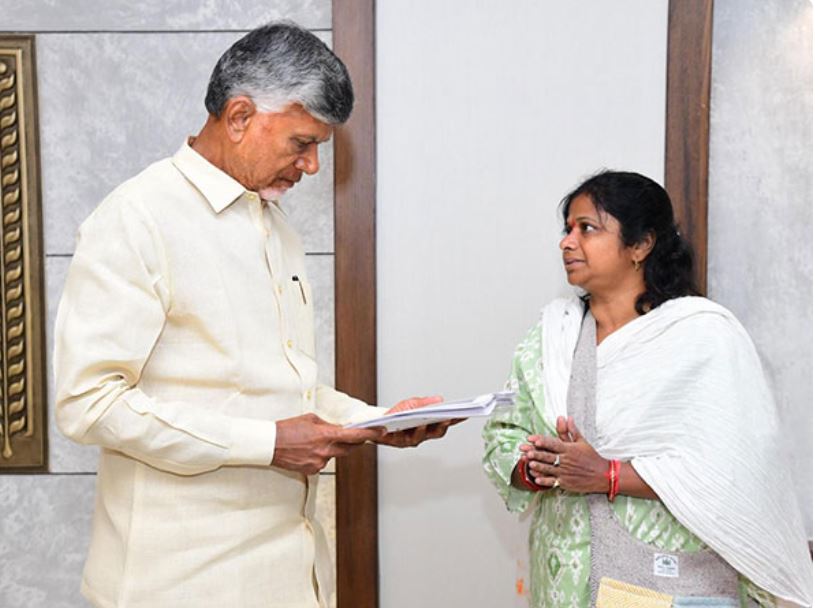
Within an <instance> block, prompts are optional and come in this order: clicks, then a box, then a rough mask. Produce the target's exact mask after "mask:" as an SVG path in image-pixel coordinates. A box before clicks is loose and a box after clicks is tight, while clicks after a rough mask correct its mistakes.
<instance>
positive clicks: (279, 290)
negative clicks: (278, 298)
mask: <svg viewBox="0 0 815 608" xmlns="http://www.w3.org/2000/svg"><path fill="white" fill-rule="evenodd" d="M277 293H283V286H282V285H278V286H277Z"/></svg>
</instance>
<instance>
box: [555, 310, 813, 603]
mask: <svg viewBox="0 0 815 608" xmlns="http://www.w3.org/2000/svg"><path fill="white" fill-rule="evenodd" d="M582 317H583V303H582V302H581V301H580V300H579V299H578V298H576V297H573V298H564V299H559V300H555V301H553V302H552V303H550V304H549V305H547V306H546V307H544V309H543V311H542V319H541V340H542V353H543V355H542V357H543V371H542V373H543V386H544V397H545V399H546V402H545V404H544V406H543V409H544V410H545V411H542V412H541V414H542V415H543V417H544V418H545V419H546V420H547V421H548V422H549V423H551V424H552V425H553V426H554V423H555V420H556V418H557V417H558V416H565V415H566V414H567V412H566V393H567V391H568V385H569V375H570V371H571V365H572V358H573V355H574V349H575V346H576V344H577V338H578V335H579V333H580V324H581V320H582ZM596 416H597V421H596V428H597V440H596V444H595V445H594V448H595V449H596V450H597V451H598V452H599V453H600V454H601V455H602V456H603V457H605V458H609V459H611V458H615V459H618V460H624V461H631V464H632V465H633V466H634V468H635V469H636V471H637V473H639V475H640V476H641V477H642V479H643V480H644V481H645V482H646V483H647V484H648V485H649V486H651V488H653V490H654V491H655V492H656V493H657V495H658V496H659V497H660V499H661V500H662V502H663V503H664V504H665V506H666V507H667V508H668V510H669V511H670V512H671V513H672V514H673V515H674V516H675V517H676V519H678V520H679V521H680V522H681V523H682V524H683V525H684V526H685V527H687V528H688V529H689V530H691V531H692V532H693V533H694V534H696V535H697V536H698V537H699V538H701V539H702V540H703V541H704V542H705V543H706V544H707V545H708V546H709V547H710V548H712V549H713V550H714V551H716V552H717V553H718V554H719V555H721V556H722V557H723V558H724V559H725V560H727V562H728V563H730V565H731V566H733V567H734V568H735V569H736V570H738V571H739V572H740V573H742V574H743V575H745V576H746V577H747V578H749V579H750V580H752V581H753V582H754V583H755V584H757V585H758V586H760V587H761V588H763V589H765V590H767V591H769V592H770V593H772V594H774V595H776V596H777V597H779V598H782V599H786V600H789V601H794V602H796V603H798V604H802V605H807V606H808V605H811V603H812V560H811V559H810V556H809V551H808V547H807V538H806V535H805V532H804V526H803V523H802V520H801V516H800V513H799V510H798V505H797V502H796V497H795V493H794V492H793V488H792V485H791V481H790V478H789V474H788V471H787V466H788V461H786V460H785V459H784V456H783V454H784V446H783V441H784V439H783V437H782V435H781V433H780V431H779V421H778V415H777V412H776V408H775V403H774V401H773V397H772V395H771V394H770V391H769V388H768V385H767V382H766V380H765V378H764V374H763V371H762V368H761V363H760V361H759V358H758V355H757V353H756V350H755V347H754V346H753V343H752V341H751V340H750V337H749V336H748V335H747V332H746V331H745V330H744V328H743V327H742V326H741V324H740V323H739V322H738V321H737V320H736V318H735V317H734V316H733V315H732V314H731V313H730V312H729V311H728V310H727V309H725V308H723V307H722V306H719V305H718V304H715V303H713V302H711V301H710V300H707V299H705V298H697V297H685V298H677V299H674V300H670V301H668V302H665V303H664V304H662V305H661V306H659V307H658V308H657V309H655V310H653V311H652V312H650V313H648V314H646V315H643V316H641V317H638V318H637V319H634V320H633V321H631V322H630V323H628V324H626V325H625V326H623V327H621V328H620V329H618V330H617V331H615V332H614V333H613V334H611V335H610V336H608V337H607V338H606V339H605V340H604V341H603V342H602V343H601V344H600V346H598V347H597V412H596Z"/></svg>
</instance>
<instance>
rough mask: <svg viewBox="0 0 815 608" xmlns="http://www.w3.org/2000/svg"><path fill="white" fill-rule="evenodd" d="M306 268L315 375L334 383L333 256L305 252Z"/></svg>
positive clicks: (324, 381)
mask: <svg viewBox="0 0 815 608" xmlns="http://www.w3.org/2000/svg"><path fill="white" fill-rule="evenodd" d="M306 272H307V273H308V280H309V281H310V282H311V291H312V293H313V294H314V334H315V339H316V341H317V365H318V369H319V374H318V378H319V380H320V382H322V383H324V384H328V385H329V386H334V256H333V255H307V256H306Z"/></svg>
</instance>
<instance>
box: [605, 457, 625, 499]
mask: <svg viewBox="0 0 815 608" xmlns="http://www.w3.org/2000/svg"><path fill="white" fill-rule="evenodd" d="M621 466H622V465H621V464H620V461H619V460H609V461H608V471H606V479H607V480H608V500H609V502H614V499H615V498H616V497H617V493H618V492H619V491H620V467H621Z"/></svg>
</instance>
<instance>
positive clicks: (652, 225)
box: [561, 171, 699, 315]
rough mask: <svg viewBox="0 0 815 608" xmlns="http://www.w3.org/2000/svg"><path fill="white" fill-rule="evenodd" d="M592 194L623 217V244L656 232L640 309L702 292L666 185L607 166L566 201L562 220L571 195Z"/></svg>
mask: <svg viewBox="0 0 815 608" xmlns="http://www.w3.org/2000/svg"><path fill="white" fill-rule="evenodd" d="M580 195H587V196H588V197H589V198H590V199H591V201H592V202H593V203H594V206H595V207H596V208H597V210H598V211H604V212H606V213H608V214H609V215H611V216H613V217H614V218H615V219H616V220H617V221H618V222H619V223H620V238H621V240H622V242H623V245H625V246H626V247H631V246H632V245H636V244H637V243H641V242H642V241H643V240H644V239H645V238H646V237H647V236H648V235H649V234H651V235H653V237H654V240H655V243H654V248H653V249H652V250H651V253H649V254H648V257H647V258H645V260H644V263H643V266H644V271H645V291H644V292H643V293H641V294H640V295H639V297H638V298H637V301H636V303H635V308H636V310H637V312H638V313H639V314H641V315H643V314H645V313H646V312H648V311H650V310H653V309H654V308H656V307H657V306H659V305H660V304H662V303H663V302H665V301H667V300H671V299H673V298H679V297H682V296H692V295H699V292H698V291H697V290H696V287H695V285H694V282H693V250H692V249H691V246H690V244H689V243H688V242H687V241H686V240H685V239H684V238H682V236H681V235H680V234H679V229H678V228H677V226H676V222H675V221H674V214H673V206H672V205H671V199H670V197H669V196H668V193H667V192H665V189H664V188H663V187H662V186H660V185H659V184H658V183H656V182H655V181H654V180H652V179H649V178H647V177H645V176H644V175H640V174H639V173H627V172H621V171H602V172H600V173H598V174H596V175H594V176H593V177H590V178H589V179H587V180H586V181H585V182H583V183H582V184H580V185H579V186H578V187H577V188H575V190H574V191H572V192H570V193H569V194H567V195H566V197H565V198H564V199H563V201H562V202H561V208H562V210H563V221H564V223H565V222H566V220H567V218H568V217H569V207H570V206H571V204H572V201H574V199H576V198H577V197H578V196H580Z"/></svg>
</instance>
